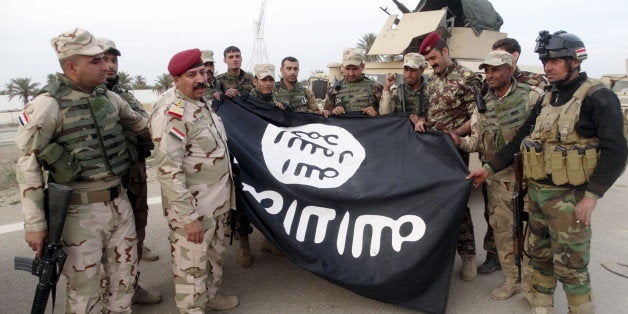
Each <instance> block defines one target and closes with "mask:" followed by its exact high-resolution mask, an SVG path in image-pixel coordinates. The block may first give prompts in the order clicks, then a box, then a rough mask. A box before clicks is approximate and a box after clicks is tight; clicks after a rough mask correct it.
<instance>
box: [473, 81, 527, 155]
mask: <svg viewBox="0 0 628 314" xmlns="http://www.w3.org/2000/svg"><path fill="white" fill-rule="evenodd" d="M489 93H490V92H489ZM529 98H530V86H528V85H526V84H520V83H518V84H516V86H515V89H514V90H513V91H512V92H511V93H510V94H509V95H508V96H507V97H505V98H503V99H497V98H495V97H491V95H490V94H488V93H487V94H486V96H484V101H485V103H486V113H484V116H483V119H481V126H482V130H483V133H482V134H481V140H482V146H481V149H482V154H480V155H481V158H482V161H483V162H486V161H487V160H490V159H492V158H493V156H495V153H497V152H498V151H499V150H500V149H502V148H503V147H504V146H506V144H508V142H510V141H512V139H513V137H514V136H515V133H516V131H517V129H519V127H520V126H521V125H522V124H523V122H525V120H526V118H527V117H528V115H529V114H530V109H531V108H529V105H528V104H529V102H530V99H529Z"/></svg>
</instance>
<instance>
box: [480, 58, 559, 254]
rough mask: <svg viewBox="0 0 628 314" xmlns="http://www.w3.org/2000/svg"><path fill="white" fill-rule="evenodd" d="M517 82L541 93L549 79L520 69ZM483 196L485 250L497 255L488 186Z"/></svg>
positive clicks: (485, 87) (483, 188)
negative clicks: (490, 214)
mask: <svg viewBox="0 0 628 314" xmlns="http://www.w3.org/2000/svg"><path fill="white" fill-rule="evenodd" d="M513 76H514V77H515V79H516V80H517V82H519V83H523V84H527V85H530V86H534V87H538V88H539V89H540V90H541V91H543V90H544V89H545V86H547V85H548V82H547V79H545V76H543V74H537V73H532V72H528V71H521V70H520V69H519V68H518V67H516V68H515V73H514V75H513ZM483 90H484V91H486V90H488V86H487V85H486V82H484V89H483ZM482 194H483V195H484V202H485V206H484V220H486V224H487V225H488V228H487V229H486V233H485V235H484V241H483V242H484V245H483V247H484V249H485V250H486V251H487V252H492V253H494V254H496V255H497V248H496V247H495V237H494V236H493V227H491V224H490V222H489V218H488V216H489V209H488V192H487V191H486V185H484V184H483V185H482Z"/></svg>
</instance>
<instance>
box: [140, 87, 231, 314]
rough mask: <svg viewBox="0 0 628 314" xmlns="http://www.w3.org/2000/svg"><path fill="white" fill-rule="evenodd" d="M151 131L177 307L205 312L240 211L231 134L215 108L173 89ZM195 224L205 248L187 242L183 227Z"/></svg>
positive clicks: (159, 108) (161, 102)
mask: <svg viewBox="0 0 628 314" xmlns="http://www.w3.org/2000/svg"><path fill="white" fill-rule="evenodd" d="M150 126H151V131H152V134H153V141H154V143H155V160H156V162H157V167H158V168H157V179H158V180H159V182H160V183H161V196H162V206H163V209H164V215H165V216H166V219H167V220H168V225H169V226H170V236H169V239H170V245H171V251H172V261H173V274H174V281H175V293H176V296H175V302H176V304H177V307H178V308H179V310H180V311H181V312H182V313H203V310H204V306H205V303H206V302H207V300H208V299H211V298H212V297H213V296H214V295H215V294H216V290H217V287H218V285H219V284H220V280H221V276H222V265H221V261H220V256H221V254H222V252H224V250H225V248H224V244H223V240H224V230H223V228H224V225H223V223H222V221H223V219H224V215H225V214H226V213H227V212H228V211H229V209H231V208H235V197H234V195H235V194H234V193H235V192H234V187H233V181H232V177H231V171H230V165H229V153H228V151H227V137H226V133H225V130H224V127H223V125H222V122H221V120H220V118H219V117H218V116H217V115H216V114H215V113H214V111H213V109H211V108H209V107H208V106H207V105H206V104H205V103H204V102H202V101H195V100H192V99H190V98H188V97H186V96H184V95H183V94H182V93H180V92H179V91H178V90H177V89H174V88H173V89H170V90H168V91H167V92H166V93H164V95H163V96H162V97H161V98H160V99H159V100H158V101H157V103H156V104H155V110H154V111H153V113H152V115H151V119H150ZM194 220H199V221H200V222H201V225H202V226H203V228H204V229H205V230H206V231H205V235H204V240H203V243H200V244H195V243H192V242H189V241H187V240H186V233H185V229H184V226H185V225H186V224H189V223H191V222H193V221H194ZM208 262H209V268H208V266H207V263H208ZM208 275H211V276H212V278H211V279H208V278H207V277H208Z"/></svg>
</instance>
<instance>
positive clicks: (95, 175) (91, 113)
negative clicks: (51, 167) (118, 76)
mask: <svg viewBox="0 0 628 314" xmlns="http://www.w3.org/2000/svg"><path fill="white" fill-rule="evenodd" d="M47 91H48V92H49V93H50V95H51V96H52V97H54V98H55V99H56V100H57V102H58V103H59V111H60V112H59V114H60V118H61V130H60V133H59V135H58V137H57V139H56V142H57V143H58V144H60V145H61V146H63V148H64V149H65V150H66V151H68V152H69V153H70V155H71V156H72V157H74V158H75V159H76V160H77V161H78V162H79V163H80V165H81V168H82V169H81V171H80V173H79V176H78V178H77V179H76V180H77V181H94V180H99V179H102V178H106V177H110V176H112V175H123V174H124V173H125V172H126V171H127V170H128V169H129V155H128V153H127V146H126V142H125V139H124V135H123V129H122V126H121V125H120V118H119V116H118V112H117V111H116V109H115V107H114V106H113V105H112V104H111V103H110V102H109V99H108V98H107V96H106V95H107V94H106V93H107V90H106V88H105V87H104V85H101V86H98V87H97V88H96V89H95V90H94V93H95V95H89V96H87V95H84V94H82V93H79V92H77V91H74V90H73V89H71V88H70V87H69V86H67V85H66V84H64V83H62V82H61V81H59V82H58V83H57V84H53V85H52V86H50V87H49V89H48V90H47Z"/></svg>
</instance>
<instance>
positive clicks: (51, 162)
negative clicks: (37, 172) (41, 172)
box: [37, 142, 82, 184]
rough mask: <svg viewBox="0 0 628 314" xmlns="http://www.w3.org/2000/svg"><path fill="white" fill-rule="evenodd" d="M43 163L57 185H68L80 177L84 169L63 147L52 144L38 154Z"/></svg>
mask: <svg viewBox="0 0 628 314" xmlns="http://www.w3.org/2000/svg"><path fill="white" fill-rule="evenodd" d="M37 159H38V160H39V162H41V163H42V164H43V166H44V168H45V169H46V170H48V172H49V173H50V175H51V176H52V178H53V179H54V181H55V182H57V183H62V184H63V183H67V182H70V181H72V180H74V179H76V178H78V177H79V174H80V173H81V170H82V167H81V164H80V162H79V161H78V160H76V158H74V156H72V155H70V153H69V152H68V151H67V150H66V149H65V148H64V147H63V146H61V145H59V144H57V143H55V142H51V143H49V144H48V145H46V147H44V148H43V149H42V150H41V151H40V152H39V153H38V154H37Z"/></svg>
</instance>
